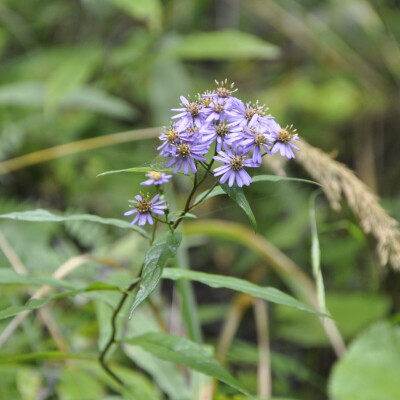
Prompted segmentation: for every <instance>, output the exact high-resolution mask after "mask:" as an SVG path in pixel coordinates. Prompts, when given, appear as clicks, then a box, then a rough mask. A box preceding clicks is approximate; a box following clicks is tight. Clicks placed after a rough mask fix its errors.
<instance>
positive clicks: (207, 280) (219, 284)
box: [163, 268, 323, 323]
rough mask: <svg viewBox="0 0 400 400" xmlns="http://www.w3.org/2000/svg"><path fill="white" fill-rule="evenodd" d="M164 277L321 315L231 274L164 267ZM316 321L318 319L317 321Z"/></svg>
mask: <svg viewBox="0 0 400 400" xmlns="http://www.w3.org/2000/svg"><path fill="white" fill-rule="evenodd" d="M163 278H164V279H172V280H177V279H189V280H192V281H196V282H201V283H204V284H205V285H208V286H211V287H213V288H227V289H232V290H236V291H238V292H242V293H247V294H249V295H251V296H254V297H259V298H260V299H264V300H267V301H269V302H271V303H276V304H282V305H285V306H289V307H295V308H297V309H299V310H302V311H307V312H309V313H312V314H318V315H323V314H321V313H319V312H318V311H317V310H314V309H313V308H311V307H308V306H307V305H305V304H303V303H302V302H300V301H298V300H296V299H295V298H294V297H292V296H289V295H288V294H286V293H283V292H281V291H280V290H278V289H275V288H271V287H262V286H257V285H255V284H254V283H251V282H249V281H246V280H244V279H239V278H234V277H232V276H222V275H215V274H208V273H205V272H198V271H192V270H186V269H181V268H166V269H165V270H164V272H163ZM317 323H318V321H317Z"/></svg>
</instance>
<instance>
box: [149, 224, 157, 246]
mask: <svg viewBox="0 0 400 400" xmlns="http://www.w3.org/2000/svg"><path fill="white" fill-rule="evenodd" d="M157 224H158V219H156V222H155V223H154V225H153V232H152V234H151V240H150V245H152V244H153V242H154V238H155V237H156V230H157Z"/></svg>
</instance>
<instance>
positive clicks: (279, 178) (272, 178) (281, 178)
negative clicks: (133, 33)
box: [195, 175, 321, 203]
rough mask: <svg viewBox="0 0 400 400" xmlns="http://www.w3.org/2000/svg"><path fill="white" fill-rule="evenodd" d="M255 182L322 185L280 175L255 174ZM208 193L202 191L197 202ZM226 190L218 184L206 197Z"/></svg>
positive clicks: (217, 194)
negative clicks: (289, 182)
mask: <svg viewBox="0 0 400 400" xmlns="http://www.w3.org/2000/svg"><path fill="white" fill-rule="evenodd" d="M252 179H253V183H257V182H281V181H293V182H304V183H310V184H312V185H316V186H321V185H320V184H319V183H318V182H314V181H311V180H309V179H300V178H290V177H288V176H278V175H257V176H253V177H252ZM206 193H207V190H205V191H204V192H202V193H200V194H199V195H198V196H197V197H196V200H195V203H197V202H198V201H199V200H200V199H201V198H202V197H203V196H204V195H205V194H206ZM224 193H225V192H224V191H223V190H222V189H221V187H219V186H217V187H216V188H214V189H213V190H212V191H211V192H210V193H209V194H208V196H207V197H206V199H207V200H208V199H211V198H212V197H215V196H219V195H221V194H224Z"/></svg>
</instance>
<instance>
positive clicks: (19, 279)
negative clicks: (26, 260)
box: [0, 268, 78, 289]
mask: <svg viewBox="0 0 400 400" xmlns="http://www.w3.org/2000/svg"><path fill="white" fill-rule="evenodd" d="M0 284H2V285H4V284H19V285H48V286H52V287H58V288H66V289H77V286H78V285H77V284H75V283H72V282H68V281H65V280H61V279H57V278H53V277H52V276H32V275H23V274H19V273H18V272H15V271H14V270H12V269H9V268H0Z"/></svg>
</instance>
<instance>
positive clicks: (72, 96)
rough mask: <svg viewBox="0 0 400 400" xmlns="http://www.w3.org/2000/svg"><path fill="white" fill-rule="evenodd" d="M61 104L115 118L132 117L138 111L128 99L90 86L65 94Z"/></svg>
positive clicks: (62, 106)
mask: <svg viewBox="0 0 400 400" xmlns="http://www.w3.org/2000/svg"><path fill="white" fill-rule="evenodd" d="M59 105H60V107H61V108H62V109H79V110H87V111H93V112H96V113H99V114H104V115H109V116H110V117H115V118H132V117H133V116H134V115H135V114H136V113H137V111H136V110H135V109H134V108H133V106H132V105H130V104H129V103H127V102H126V101H124V100H122V99H119V98H117V97H114V96H111V95H109V94H108V93H106V92H104V91H103V90H100V89H97V88H94V87H89V86H86V87H81V88H79V89H77V90H74V91H73V92H72V93H69V94H67V95H66V96H63V97H62V99H61V100H60V104H59Z"/></svg>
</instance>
